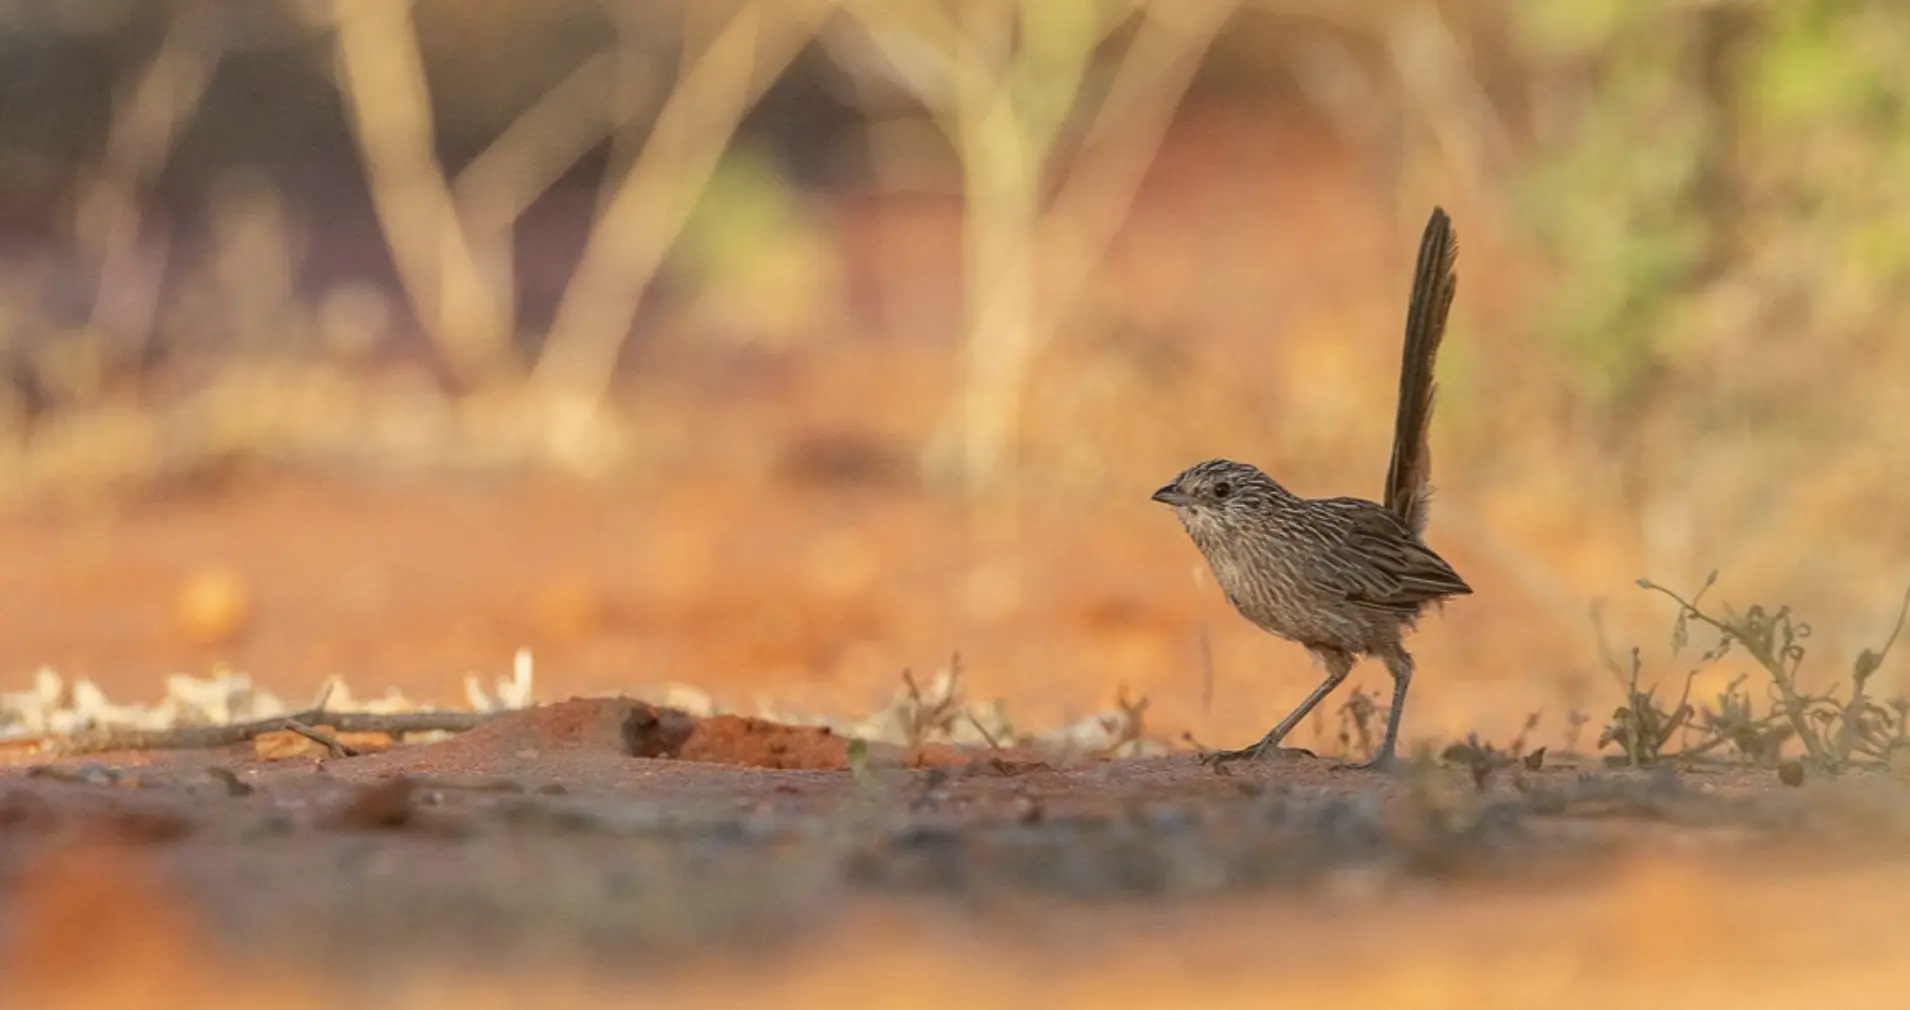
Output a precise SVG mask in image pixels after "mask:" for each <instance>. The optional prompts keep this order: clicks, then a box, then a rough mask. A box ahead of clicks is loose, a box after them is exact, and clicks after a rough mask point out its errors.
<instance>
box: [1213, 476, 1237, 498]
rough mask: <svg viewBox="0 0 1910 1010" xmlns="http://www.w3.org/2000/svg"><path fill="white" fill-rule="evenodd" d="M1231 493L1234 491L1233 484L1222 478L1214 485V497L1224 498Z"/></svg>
mask: <svg viewBox="0 0 1910 1010" xmlns="http://www.w3.org/2000/svg"><path fill="white" fill-rule="evenodd" d="M1233 493H1234V486H1233V485H1232V484H1229V483H1227V482H1226V481H1224V480H1223V481H1221V482H1220V483H1218V484H1215V485H1214V497H1216V498H1225V497H1227V496H1228V495H1230V494H1233Z"/></svg>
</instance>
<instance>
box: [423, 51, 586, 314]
mask: <svg viewBox="0 0 1910 1010" xmlns="http://www.w3.org/2000/svg"><path fill="white" fill-rule="evenodd" d="M610 84H611V60H610V57H609V56H608V55H607V54H603V53H599V54H597V55H595V56H592V57H590V58H589V59H587V60H585V61H584V62H583V63H582V64H581V65H579V66H578V67H577V69H576V70H574V71H572V72H571V73H570V75H569V76H568V77H566V78H564V80H563V81H561V82H559V83H558V85H557V86H556V87H554V88H552V89H551V90H550V91H548V92H546V93H545V94H544V96H543V97H542V98H540V99H538V101H537V102H536V103H535V104H533V105H532V106H531V107H530V108H529V109H527V110H525V111H524V112H523V113H522V114H521V115H519V116H518V117H517V119H515V120H513V121H512V123H511V125H510V126H508V127H506V128H505V130H504V132H503V133H502V134H500V135H499V136H498V138H497V139H496V140H494V141H492V142H491V145H490V146H489V147H487V148H485V149H484V151H483V152H481V153H480V154H479V155H478V156H477V157H476V158H474V159H472V160H471V162H470V164H468V165H466V166H465V167H464V168H463V170H462V171H460V172H459V173H458V176H457V179H456V180H455V181H454V182H453V183H452V198H453V201H454V203H455V205H456V208H457V213H458V215H459V217H460V218H461V219H462V220H463V222H464V228H465V234H466V235H467V236H469V240H470V242H471V247H472V255H473V256H474V257H475V258H476V261H477V262H478V264H479V266H480V268H481V269H482V270H483V271H484V274H485V276H486V277H487V278H489V279H490V281H491V285H492V290H493V291H495V292H496V293H497V296H498V297H499V298H500V299H503V300H504V301H502V302H501V304H500V307H499V311H500V312H501V313H502V314H503V316H504V317H505V318H506V319H511V318H514V317H515V306H514V304H513V302H514V298H513V295H514V293H515V291H516V281H515V274H516V271H515V269H514V268H513V263H512V249H511V236H512V234H513V232H514V230H515V227H516V224H517V220H518V218H520V217H521V216H523V214H524V212H525V211H526V210H528V209H529V208H530V206H531V204H532V202H534V201H535V200H536V199H537V198H538V197H539V196H541V195H543V193H544V192H545V191H546V190H548V189H549V188H550V187H551V185H552V184H554V183H555V182H556V181H557V180H558V179H559V178H561V177H562V176H563V174H564V173H565V172H566V171H569V170H570V168H571V167H573V166H574V165H576V164H577V162H578V161H579V160H580V159H581V158H583V157H584V156H585V155H586V154H588V153H590V150H591V149H592V148H593V147H595V146H596V145H597V144H599V143H601V142H602V141H603V139H604V135H605V134H606V133H607V132H608V131H609V130H610V129H611V128H612V127H613V125H614V123H613V116H614V112H613V110H611V109H610V108H608V102H607V100H606V97H605V96H607V95H608V94H609V92H610Z"/></svg>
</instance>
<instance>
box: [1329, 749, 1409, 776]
mask: <svg viewBox="0 0 1910 1010" xmlns="http://www.w3.org/2000/svg"><path fill="white" fill-rule="evenodd" d="M1332 770H1333V771H1336V772H1381V773H1384V774H1387V775H1397V774H1399V773H1400V772H1402V771H1405V770H1406V762H1404V761H1401V760H1400V759H1399V758H1397V757H1395V756H1393V755H1391V754H1383V755H1381V756H1379V757H1376V758H1374V759H1373V760H1371V761H1358V762H1353V761H1344V762H1341V763H1339V764H1336V765H1334V766H1333V769H1332Z"/></svg>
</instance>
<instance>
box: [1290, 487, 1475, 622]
mask: <svg viewBox="0 0 1910 1010" xmlns="http://www.w3.org/2000/svg"><path fill="white" fill-rule="evenodd" d="M1328 503H1330V506H1331V507H1332V508H1333V511H1334V512H1336V513H1338V517H1339V519H1340V520H1341V522H1340V523H1339V524H1338V525H1339V526H1340V535H1339V537H1338V538H1336V539H1335V541H1334V543H1333V544H1332V546H1331V547H1329V548H1328V550H1327V552H1326V555H1325V557H1324V559H1323V560H1324V561H1325V562H1326V563H1325V564H1323V565H1321V566H1320V568H1319V570H1318V575H1317V576H1316V581H1318V582H1319V584H1320V586H1321V588H1323V589H1326V590H1328V591H1329V592H1331V593H1334V594H1335V595H1338V596H1341V597H1343V598H1344V599H1345V600H1346V601H1347V602H1348V603H1352V604H1354V605H1356V606H1361V607H1369V608H1372V609H1376V610H1386V611H1391V612H1395V613H1402V614H1410V613H1415V612H1417V611H1418V610H1419V608H1420V607H1422V606H1424V605H1425V604H1427V603H1429V602H1431V601H1433V600H1439V599H1444V598H1445V597H1448V596H1464V595H1466V594H1468V593H1470V592H1472V587H1471V586H1468V585H1466V581H1465V580H1464V579H1462V578H1460V577H1459V573H1458V572H1455V571H1453V570H1452V566H1451V565H1449V564H1447V563H1446V560H1445V559H1444V558H1442V557H1440V556H1439V555H1437V554H1434V553H1433V552H1432V550H1431V548H1428V547H1427V546H1426V545H1425V544H1422V543H1420V542H1419V538H1418V537H1416V536H1414V535H1413V533H1412V531H1411V530H1410V529H1408V528H1407V526H1406V524H1405V522H1404V521H1403V520H1402V519H1400V517H1399V516H1398V515H1397V514H1396V513H1394V512H1392V511H1391V510H1389V509H1386V508H1383V507H1381V506H1379V505H1375V504H1373V503H1372V502H1367V501H1361V500H1359V499H1356V498H1342V499H1329V500H1328ZM1322 504H1327V503H1322Z"/></svg>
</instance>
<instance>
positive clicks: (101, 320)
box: [75, 6, 223, 343]
mask: <svg viewBox="0 0 1910 1010" xmlns="http://www.w3.org/2000/svg"><path fill="white" fill-rule="evenodd" d="M222 56H223V47H222V46H221V43H220V35H219V32H218V24H217V22H216V21H215V20H214V19H213V18H212V16H211V13H210V12H209V11H207V10H206V9H205V8H202V7H197V6H193V7H186V8H184V9H182V10H181V11H179V13H177V14H175V15H174V16H173V17H172V19H171V22H170V23H169V25H168V26H167V30H166V34H165V36H164V38H163V39H162V40H161V42H160V45H159V51H158V53H157V54H155V55H154V56H153V58H152V61H151V62H150V63H148V64H146V66H145V69H144V70H143V72H141V73H140V74H139V76H138V78H137V80H135V81H134V82H133V83H132V85H131V87H130V88H129V89H128V91H127V93H126V94H124V95H123V96H121V97H120V99H119V100H118V101H116V102H115V103H114V107H113V115H112V119H111V121H110V123H109V124H108V127H107V132H106V145H105V152H104V156H103V158H102V160H101V164H100V166H99V169H98V174H97V175H96V177H95V178H94V179H93V180H92V181H91V183H90V185H89V186H88V187H87V190H86V192H85V194H84V195H83V196H82V197H81V199H80V202H79V207H78V215H77V222H76V229H75V230H76V238H77V240H78V243H79V247H80V255H81V257H82V259H83V260H84V261H86V262H88V263H90V264H92V265H93V266H94V268H95V269H96V270H97V272H98V273H97V276H98V282H97V286H96V288H95V296H94V300H93V311H92V316H91V318H90V320H89V326H90V327H91V328H92V329H95V330H97V331H101V332H104V333H108V334H111V335H113V336H114V337H117V338H119V339H122V340H126V341H128V342H131V343H143V342H144V341H145V340H146V339H147V337H148V335H149V333H150V331H151V329H152V321H153V315H154V312H155V310H156V309H157V306H158V300H159V287H160V280H161V276H162V274H163V272H164V266H165V256H164V248H165V236H163V235H142V234H141V231H142V227H143V221H142V217H143V215H142V214H141V212H140V208H141V205H142V203H143V202H144V198H145V196H146V193H147V190H148V189H149V188H150V187H151V186H152V184H153V181H154V180H155V179H156V178H157V177H158V175H159V173H160V171H161V170H162V169H163V168H164V167H165V165H166V162H167V160H168V158H170V157H171V154H172V150H173V147H174V145H175V144H176V143H177V141H178V138H179V133H180V131H181V130H182V129H183V128H184V127H185V125H186V124H187V123H188V122H189V121H190V120H191V119H192V117H193V115H194V114H196V113H197V111H198V109H199V105H200V103H201V101H202V100H203V99H204V98H205V93H206V87H207V85H208V84H210V83H211V81H212V76H213V74H214V72H215V71H217V69H218V67H219V62H220V59H221V57H222Z"/></svg>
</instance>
